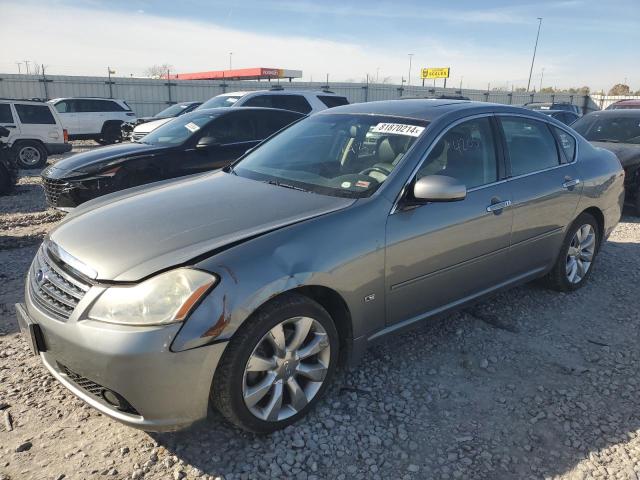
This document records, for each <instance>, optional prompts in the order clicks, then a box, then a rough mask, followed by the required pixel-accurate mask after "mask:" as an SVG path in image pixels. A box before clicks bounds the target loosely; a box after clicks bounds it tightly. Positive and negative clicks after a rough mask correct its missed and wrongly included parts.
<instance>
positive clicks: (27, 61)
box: [24, 60, 29, 75]
mask: <svg viewBox="0 0 640 480" xmlns="http://www.w3.org/2000/svg"><path fill="white" fill-rule="evenodd" d="M24 64H25V65H26V67H27V75H29V60H25V61H24Z"/></svg>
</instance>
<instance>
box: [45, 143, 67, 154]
mask: <svg viewBox="0 0 640 480" xmlns="http://www.w3.org/2000/svg"><path fill="white" fill-rule="evenodd" d="M44 147H45V148H46V149H47V152H48V153H49V155H60V154H62V153H67V152H70V151H71V149H72V148H73V145H71V144H70V143H45V144H44Z"/></svg>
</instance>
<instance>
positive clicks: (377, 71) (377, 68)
mask: <svg viewBox="0 0 640 480" xmlns="http://www.w3.org/2000/svg"><path fill="white" fill-rule="evenodd" d="M378 75H380V67H376V83H378Z"/></svg>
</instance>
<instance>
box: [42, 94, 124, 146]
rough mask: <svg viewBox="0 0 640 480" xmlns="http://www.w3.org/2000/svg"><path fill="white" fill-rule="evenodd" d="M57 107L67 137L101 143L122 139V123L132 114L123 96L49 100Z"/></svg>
mask: <svg viewBox="0 0 640 480" xmlns="http://www.w3.org/2000/svg"><path fill="white" fill-rule="evenodd" d="M49 103H50V104H52V105H53V106H54V107H55V109H56V110H57V111H58V114H59V115H60V118H61V119H62V125H63V126H64V128H66V129H67V131H68V132H69V139H70V140H95V141H96V142H98V143H99V144H101V145H108V144H111V143H118V142H121V141H122V132H121V131H120V129H121V127H122V124H123V123H125V122H134V121H135V120H136V114H135V113H133V112H132V111H131V108H130V107H129V105H127V102H125V101H124V100H116V99H113V98H94V97H84V98H81V97H75V98H55V99H53V100H49Z"/></svg>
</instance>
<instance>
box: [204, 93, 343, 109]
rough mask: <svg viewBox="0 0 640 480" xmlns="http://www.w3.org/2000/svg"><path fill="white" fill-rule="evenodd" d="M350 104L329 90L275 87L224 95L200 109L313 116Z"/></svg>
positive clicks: (214, 98)
mask: <svg viewBox="0 0 640 480" xmlns="http://www.w3.org/2000/svg"><path fill="white" fill-rule="evenodd" d="M348 103H349V101H348V100H347V99H346V98H345V97H343V96H340V95H336V94H335V93H333V92H331V91H329V90H322V91H313V90H285V89H284V88H282V87H273V88H272V89H270V90H256V91H253V92H232V93H224V94H222V95H218V96H215V97H213V98H211V99H209V100H207V101H206V102H204V103H203V104H202V105H201V106H200V107H198V108H214V107H264V108H279V109H283V110H292V111H294V112H299V113H304V114H312V113H316V112H320V111H322V110H326V109H327V108H333V107H338V106H340V105H347V104H348Z"/></svg>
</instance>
